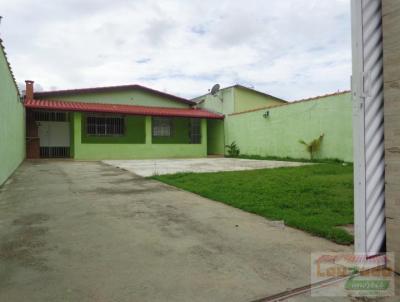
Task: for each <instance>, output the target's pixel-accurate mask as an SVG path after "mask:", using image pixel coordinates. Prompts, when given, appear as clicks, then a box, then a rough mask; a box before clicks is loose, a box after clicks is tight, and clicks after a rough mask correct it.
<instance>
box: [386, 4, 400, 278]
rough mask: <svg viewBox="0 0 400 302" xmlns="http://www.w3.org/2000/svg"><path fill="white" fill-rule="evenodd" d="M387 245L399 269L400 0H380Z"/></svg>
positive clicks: (398, 270)
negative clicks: (381, 16) (393, 254)
mask: <svg viewBox="0 0 400 302" xmlns="http://www.w3.org/2000/svg"><path fill="white" fill-rule="evenodd" d="M382 15H383V23H382V25H383V61H384V62H383V80H384V115H385V166H386V168H385V183H386V185H385V203H386V248H387V251H389V252H394V253H395V265H396V271H397V272H398V273H400V236H399V230H400V122H399V121H400V1H398V0H383V1H382Z"/></svg>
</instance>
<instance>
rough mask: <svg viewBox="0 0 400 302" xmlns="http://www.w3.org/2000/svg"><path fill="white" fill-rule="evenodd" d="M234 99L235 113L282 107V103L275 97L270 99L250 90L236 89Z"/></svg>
mask: <svg viewBox="0 0 400 302" xmlns="http://www.w3.org/2000/svg"><path fill="white" fill-rule="evenodd" d="M234 96H235V97H234V98H235V111H234V112H241V111H246V110H251V109H257V108H262V107H269V106H276V105H282V103H283V102H282V101H278V100H277V99H276V98H274V97H272V96H271V97H268V96H265V95H262V94H260V93H257V92H256V91H251V90H248V89H242V88H240V87H235V88H234Z"/></svg>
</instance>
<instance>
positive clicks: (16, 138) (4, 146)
mask: <svg viewBox="0 0 400 302" xmlns="http://www.w3.org/2000/svg"><path fill="white" fill-rule="evenodd" d="M24 158H25V113H24V107H23V105H22V104H21V102H20V101H19V95H18V90H17V88H16V86H15V83H14V79H13V77H12V74H11V71H10V68H9V65H8V62H7V59H6V56H5V53H4V49H3V47H2V45H1V41H0V185H1V184H3V183H4V182H5V181H6V180H7V178H8V177H9V176H10V175H11V174H12V173H13V172H14V170H15V169H16V168H17V167H18V165H19V164H20V163H21V162H22V160H23V159H24Z"/></svg>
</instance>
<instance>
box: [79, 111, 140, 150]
mask: <svg viewBox="0 0 400 302" xmlns="http://www.w3.org/2000/svg"><path fill="white" fill-rule="evenodd" d="M82 117H83V118H82V130H83V131H82V143H84V144H89V143H90V144H144V143H145V140H146V134H145V119H146V117H145V116H125V117H124V123H125V131H124V135H121V136H90V135H87V134H86V131H85V129H86V114H85V113H82Z"/></svg>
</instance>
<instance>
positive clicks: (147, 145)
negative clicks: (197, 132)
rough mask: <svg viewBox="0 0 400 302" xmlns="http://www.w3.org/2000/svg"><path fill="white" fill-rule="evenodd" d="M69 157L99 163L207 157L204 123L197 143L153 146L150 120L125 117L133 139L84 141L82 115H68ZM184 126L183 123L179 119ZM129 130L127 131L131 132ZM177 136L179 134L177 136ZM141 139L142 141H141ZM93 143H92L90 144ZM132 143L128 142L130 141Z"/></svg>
mask: <svg viewBox="0 0 400 302" xmlns="http://www.w3.org/2000/svg"><path fill="white" fill-rule="evenodd" d="M72 116H73V118H72V132H73V135H72V137H73V142H72V143H71V145H72V146H73V156H74V158H75V159H77V160H103V159H142V158H184V157H205V156H207V120H206V119H202V120H201V143H200V144H190V143H176V142H175V143H174V142H163V143H157V142H155V141H153V137H152V118H151V117H150V116H146V117H128V118H127V119H128V121H130V122H131V123H134V124H135V125H136V126H137V127H136V128H135V129H131V130H132V131H137V133H140V135H139V136H140V140H138V137H139V136H138V135H137V133H136V134H135V136H134V137H133V136H132V135H133V133H132V135H131V134H129V133H126V136H123V137H121V138H116V139H117V140H115V139H114V138H106V137H104V138H101V137H100V138H88V137H87V136H86V135H85V130H84V129H85V128H84V127H85V126H84V121H83V117H84V114H83V113H80V112H75V113H73V114H72ZM179 121H180V122H182V121H183V122H184V119H179ZM131 130H129V131H131ZM180 135H181V134H179V136H180ZM143 138H144V139H143ZM93 139H95V141H92V140H93ZM132 139H133V140H134V141H135V142H132V141H131V140H132Z"/></svg>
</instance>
